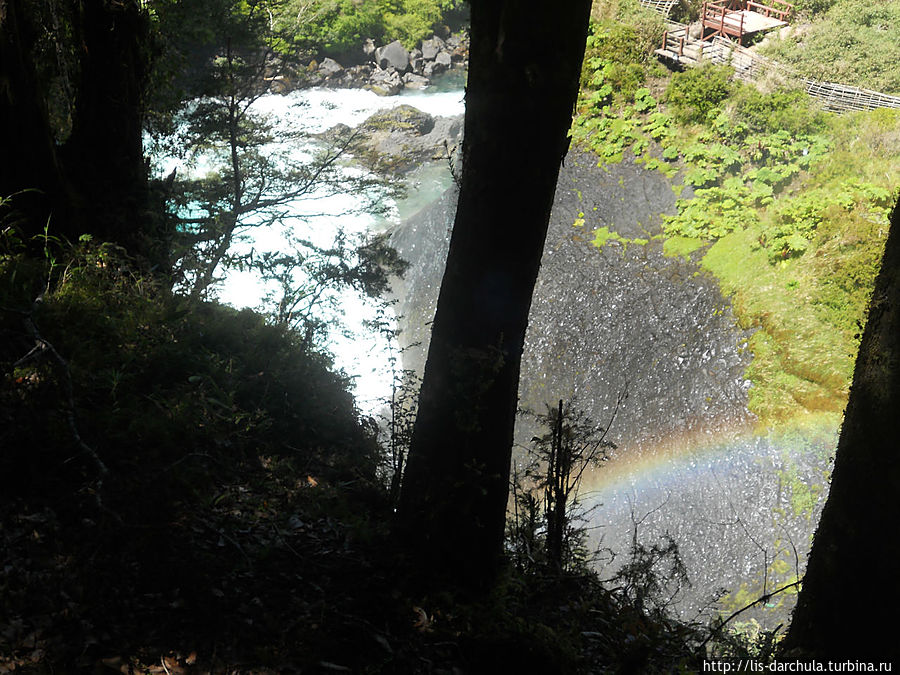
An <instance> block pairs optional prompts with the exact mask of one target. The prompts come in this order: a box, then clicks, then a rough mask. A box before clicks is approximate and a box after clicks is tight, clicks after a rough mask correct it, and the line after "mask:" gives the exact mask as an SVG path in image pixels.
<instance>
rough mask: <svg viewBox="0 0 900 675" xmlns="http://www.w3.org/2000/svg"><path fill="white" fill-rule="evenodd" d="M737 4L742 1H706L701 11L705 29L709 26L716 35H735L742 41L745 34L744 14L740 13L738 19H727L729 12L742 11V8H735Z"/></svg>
mask: <svg viewBox="0 0 900 675" xmlns="http://www.w3.org/2000/svg"><path fill="white" fill-rule="evenodd" d="M735 4H741V3H734V2H732V1H731V0H714V1H712V2H704V3H703V10H702V12H701V16H702V17H703V28H704V30H705V29H707V28H709V29H711V30H712V31H713V34H714V35H721V36H722V37H725V36H728V35H734V36H735V37H737V38H738V41H740V39H741V38H742V37H743V35H744V15H743V14H738V17H739V18H738V19H737V20H732V21H727V20H726V19H727V17H728V15H729V14H733V13H734V12H739V11H740V8H738V9H735V8H734V5H735Z"/></svg>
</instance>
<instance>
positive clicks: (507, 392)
mask: <svg viewBox="0 0 900 675" xmlns="http://www.w3.org/2000/svg"><path fill="white" fill-rule="evenodd" d="M590 7H591V2H590V0H572V1H571V2H563V3H549V2H543V3H523V2H519V1H517V0H503V1H500V0H477V1H476V0H473V1H472V3H471V12H472V14H471V16H472V24H471V49H470V61H469V76H468V83H467V86H466V118H465V141H464V150H463V173H462V180H461V189H460V195H459V205H458V207H457V212H456V220H455V223H454V226H453V235H452V238H451V241H450V252H449V256H448V259H447V267H446V270H445V272H444V279H443V282H442V284H441V291H440V296H439V299H438V306H437V313H436V315H435V320H434V325H433V328H432V336H431V345H430V348H429V351H428V361H427V364H426V366H425V375H424V380H423V383H422V391H421V394H420V400H419V410H418V416H417V419H416V424H415V429H414V432H413V440H412V446H411V449H410V455H409V463H408V465H407V470H406V474H405V477H404V483H403V487H402V489H401V497H400V507H399V518H400V524H401V529H402V531H403V532H404V533H405V535H406V536H407V538H408V540H409V543H410V544H412V546H413V550H414V551H415V555H417V556H418V560H417V563H418V564H419V567H420V569H421V571H422V572H423V574H425V575H427V576H428V577H430V578H431V579H432V580H444V581H452V582H455V583H459V584H461V585H463V586H468V587H470V588H477V587H480V586H483V585H485V584H486V583H489V582H490V580H491V579H492V577H493V576H494V574H495V572H496V571H497V568H498V565H499V562H500V558H501V553H502V543H503V532H504V524H505V516H506V506H507V498H508V489H509V486H508V481H509V465H510V454H511V448H512V436H513V427H514V424H515V415H516V407H517V390H518V383H519V364H520V360H521V355H522V348H523V343H524V339H525V328H526V325H527V322H528V312H529V309H530V307H531V296H532V291H533V290H534V283H535V279H536V278H537V273H538V268H539V266H540V260H541V254H542V252H543V246H544V238H545V236H546V233H547V223H548V219H549V216H550V207H551V204H552V202H553V194H554V191H555V189H556V181H557V176H558V172H559V166H560V163H561V161H562V159H563V158H564V156H565V154H566V150H567V148H568V141H567V138H566V134H567V130H568V128H569V125H570V123H571V117H572V111H573V107H574V103H575V98H576V96H577V92H578V80H579V74H580V71H581V61H582V58H583V54H584V45H585V39H586V37H587V26H588V16H589V13H590Z"/></svg>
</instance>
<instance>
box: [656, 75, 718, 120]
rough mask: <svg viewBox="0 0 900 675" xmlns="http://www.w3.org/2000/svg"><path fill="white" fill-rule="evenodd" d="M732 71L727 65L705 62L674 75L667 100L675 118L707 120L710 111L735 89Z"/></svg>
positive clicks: (667, 91)
mask: <svg viewBox="0 0 900 675" xmlns="http://www.w3.org/2000/svg"><path fill="white" fill-rule="evenodd" d="M731 73H732V69H731V68H730V67H728V66H716V65H704V66H702V67H699V68H691V69H689V70H686V71H684V72H683V73H676V74H675V75H673V76H672V80H671V81H670V82H669V86H668V88H667V89H666V102H667V103H668V104H669V105H670V106H672V111H673V114H674V116H675V119H676V120H677V121H679V122H682V123H684V124H691V123H704V122H706V121H708V119H709V117H710V113H711V112H712V111H713V110H715V109H716V108H717V107H718V106H719V105H720V104H721V103H722V102H723V101H725V99H727V98H728V97H729V96H730V95H731V93H732V91H733V90H734V85H733V84H732V83H731V81H730V78H731Z"/></svg>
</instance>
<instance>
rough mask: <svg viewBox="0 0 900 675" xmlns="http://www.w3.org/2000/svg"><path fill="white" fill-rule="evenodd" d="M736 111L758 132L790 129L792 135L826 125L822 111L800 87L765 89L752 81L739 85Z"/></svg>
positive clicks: (737, 114)
mask: <svg viewBox="0 0 900 675" xmlns="http://www.w3.org/2000/svg"><path fill="white" fill-rule="evenodd" d="M736 90H737V91H736V92H735V93H736V95H735V96H734V113H735V115H736V116H737V118H738V119H739V120H740V122H742V123H743V124H744V125H746V127H747V128H748V129H749V130H750V131H753V132H757V133H775V132H777V131H779V130H784V131H787V132H788V133H790V134H791V136H797V135H800V134H809V133H814V132H816V131H818V130H820V129H822V128H823V127H824V126H825V121H824V117H823V113H822V112H820V111H818V110H816V109H815V108H813V107H812V106H811V100H810V98H809V96H807V95H806V93H805V92H802V91H797V90H788V91H773V92H771V93H763V92H761V91H759V90H758V89H757V88H756V87H754V86H753V85H750V84H745V85H740V86H736Z"/></svg>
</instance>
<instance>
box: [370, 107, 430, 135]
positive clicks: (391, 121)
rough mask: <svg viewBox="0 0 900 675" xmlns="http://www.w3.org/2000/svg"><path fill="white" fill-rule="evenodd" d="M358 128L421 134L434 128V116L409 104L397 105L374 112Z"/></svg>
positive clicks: (372, 130)
mask: <svg viewBox="0 0 900 675" xmlns="http://www.w3.org/2000/svg"><path fill="white" fill-rule="evenodd" d="M360 128H361V129H362V130H363V131H371V132H375V131H402V132H404V133H411V134H413V135H416V136H421V135H423V134H427V133H428V132H429V131H431V130H432V129H433V128H434V118H433V117H432V116H431V115H429V114H428V113H426V112H422V111H421V110H419V109H418V108H414V107H412V106H411V105H398V106H397V107H396V108H392V109H390V110H382V111H380V112H377V113H375V114H374V115H372V116H371V117H369V119H367V120H366V121H365V122H363V123H362V124H361V125H360Z"/></svg>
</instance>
